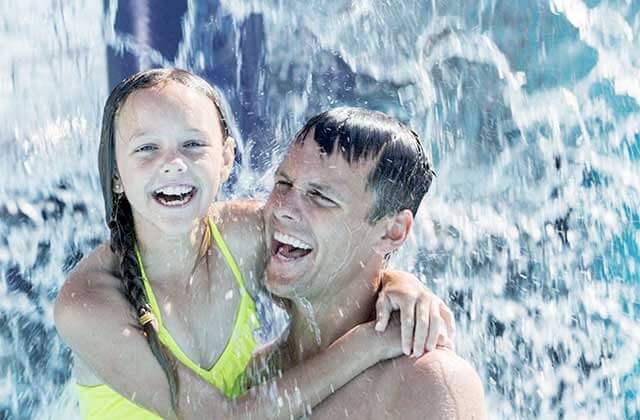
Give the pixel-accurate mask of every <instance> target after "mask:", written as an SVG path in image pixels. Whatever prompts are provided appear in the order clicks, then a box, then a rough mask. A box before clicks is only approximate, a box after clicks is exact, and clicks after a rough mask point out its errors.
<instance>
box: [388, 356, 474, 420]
mask: <svg viewBox="0 0 640 420" xmlns="http://www.w3.org/2000/svg"><path fill="white" fill-rule="evenodd" d="M381 379H382V381H381V383H380V385H379V387H378V389H379V393H381V394H382V395H384V393H385V392H384V390H387V392H389V391H390V390H394V391H393V392H392V393H389V394H388V395H386V398H385V400H386V401H387V402H386V404H387V409H388V410H389V411H391V412H396V413H398V414H399V415H401V416H402V418H406V419H411V418H420V419H452V420H453V419H456V420H462V419H465V420H466V419H484V418H485V407H484V392H483V388H482V383H481V381H480V378H479V376H478V374H477V373H476V371H475V369H473V367H472V366H471V365H470V364H469V363H468V362H467V361H465V360H464V359H462V358H461V357H460V356H458V355H457V354H455V352H453V351H451V350H448V349H437V350H434V351H431V352H428V353H426V354H425V355H423V356H422V357H420V358H418V359H412V358H409V357H402V358H399V359H396V360H395V361H393V362H391V363H386V364H385V366H384V374H383V375H381ZM391 394H395V395H391Z"/></svg>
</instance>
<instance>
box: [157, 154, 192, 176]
mask: <svg viewBox="0 0 640 420" xmlns="http://www.w3.org/2000/svg"><path fill="white" fill-rule="evenodd" d="M186 170H187V164H186V163H185V161H184V159H183V157H182V156H181V155H180V153H179V152H177V151H176V152H172V153H171V154H170V155H169V156H168V157H167V159H166V160H165V162H164V164H163V165H162V172H163V173H165V174H171V173H177V174H179V173H182V172H185V171H186Z"/></svg>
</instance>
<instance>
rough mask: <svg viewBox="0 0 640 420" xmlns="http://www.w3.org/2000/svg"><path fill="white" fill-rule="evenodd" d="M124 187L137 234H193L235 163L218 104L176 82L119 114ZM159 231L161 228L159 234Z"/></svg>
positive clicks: (143, 94) (139, 94)
mask: <svg viewBox="0 0 640 420" xmlns="http://www.w3.org/2000/svg"><path fill="white" fill-rule="evenodd" d="M115 135H116V139H115V141H116V163H117V168H118V173H119V181H116V182H114V191H115V192H118V191H117V189H118V185H119V184H121V186H122V188H123V190H124V194H125V196H126V197H127V199H128V200H129V203H130V204H131V207H132V210H133V215H134V221H135V223H136V229H137V230H138V231H140V229H143V230H156V229H157V230H160V231H161V232H163V233H165V234H170V235H179V234H184V233H188V232H189V231H190V230H191V229H192V228H193V226H194V224H196V223H198V222H199V221H200V220H201V219H202V218H203V217H204V216H206V214H207V210H208V209H209V206H210V205H211V203H212V202H213V200H214V199H215V196H216V194H217V192H218V189H219V188H220V185H221V184H222V183H223V182H224V181H226V179H227V178H228V176H229V173H230V171H231V167H232V165H233V157H234V145H235V144H234V141H233V139H231V138H227V139H224V138H223V137H224V134H223V130H222V126H221V123H220V117H219V115H218V111H217V109H216V107H215V105H214V104H213V102H212V101H211V100H210V99H209V98H208V97H207V96H206V95H204V94H202V93H200V92H199V91H197V90H196V89H193V88H190V87H187V86H184V85H182V84H180V83H177V82H167V83H163V84H161V85H158V86H155V87H152V88H147V89H141V90H138V91H135V92H133V93H132V94H131V95H130V96H129V97H128V98H127V100H126V102H125V103H124V104H123V106H122V107H121V109H120V111H119V112H118V115H117V116H116V130H115ZM153 228H155V229H153Z"/></svg>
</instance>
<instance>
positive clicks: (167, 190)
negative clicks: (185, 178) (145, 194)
mask: <svg viewBox="0 0 640 420" xmlns="http://www.w3.org/2000/svg"><path fill="white" fill-rule="evenodd" d="M193 190H194V187H192V186H189V185H175V186H169V187H162V188H158V189H157V190H155V191H154V192H155V194H164V195H183V194H188V193H190V192H191V191H193Z"/></svg>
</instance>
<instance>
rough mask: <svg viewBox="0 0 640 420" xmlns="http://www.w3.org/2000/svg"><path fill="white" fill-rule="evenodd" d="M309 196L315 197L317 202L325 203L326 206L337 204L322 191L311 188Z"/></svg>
mask: <svg viewBox="0 0 640 420" xmlns="http://www.w3.org/2000/svg"><path fill="white" fill-rule="evenodd" d="M308 194H309V196H310V197H311V198H313V199H314V200H315V201H316V202H318V203H320V204H322V205H324V206H335V205H336V202H335V201H333V200H332V199H330V198H329V197H327V196H326V195H324V194H322V193H321V192H320V191H317V190H311V191H309V193H308Z"/></svg>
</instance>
